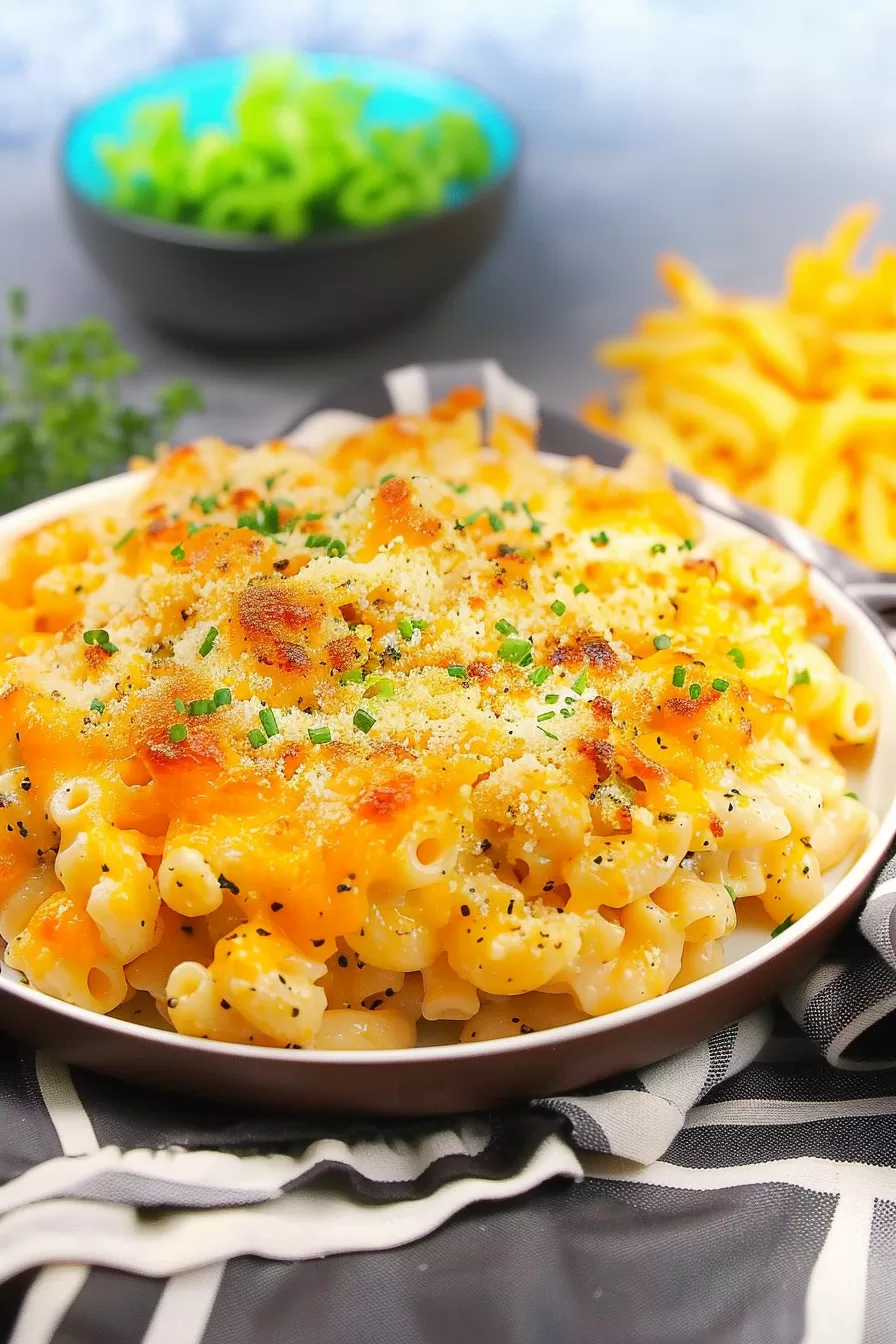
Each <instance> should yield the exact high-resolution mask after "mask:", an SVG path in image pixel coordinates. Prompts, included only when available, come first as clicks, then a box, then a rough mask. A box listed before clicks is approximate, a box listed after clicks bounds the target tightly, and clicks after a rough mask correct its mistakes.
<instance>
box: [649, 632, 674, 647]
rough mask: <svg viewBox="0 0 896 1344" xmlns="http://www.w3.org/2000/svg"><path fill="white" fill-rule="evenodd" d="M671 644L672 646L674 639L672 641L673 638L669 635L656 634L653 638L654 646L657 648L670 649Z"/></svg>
mask: <svg viewBox="0 0 896 1344" xmlns="http://www.w3.org/2000/svg"><path fill="white" fill-rule="evenodd" d="M671 646H672V641H671V639H670V638H669V636H668V635H655V636H654V639H653V647H654V648H655V649H668V648H671Z"/></svg>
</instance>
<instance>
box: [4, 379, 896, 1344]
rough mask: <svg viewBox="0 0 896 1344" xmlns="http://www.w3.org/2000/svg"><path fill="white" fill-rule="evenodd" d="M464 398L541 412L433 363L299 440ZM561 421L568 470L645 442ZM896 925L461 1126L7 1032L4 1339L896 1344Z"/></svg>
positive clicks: (866, 916)
mask: <svg viewBox="0 0 896 1344" xmlns="http://www.w3.org/2000/svg"><path fill="white" fill-rule="evenodd" d="M458 381H463V382H470V381H481V382H482V385H483V387H484V389H485V390H486V392H487V394H488V397H489V400H490V402H491V404H494V402H495V398H498V399H499V400H500V404H501V405H503V406H504V407H506V408H507V409H509V410H511V411H512V412H513V413H514V414H515V415H517V416H518V417H519V418H530V417H531V416H533V415H534V414H535V413H536V407H535V402H534V398H533V397H532V395H531V393H529V392H528V391H527V390H526V389H524V388H520V387H518V386H517V385H516V384H513V383H512V382H511V381H510V380H509V379H507V378H506V377H505V375H503V374H502V372H501V371H500V369H498V368H497V366H495V365H470V366H460V367H459V366H451V367H448V368H444V367H443V368H441V369H438V368H437V369H434V370H433V369H422V368H414V369H410V370H402V371H399V372H398V373H397V374H392V375H389V376H388V377H387V378H386V379H385V380H382V381H379V382H377V383H376V384H374V385H373V387H372V390H371V388H370V387H368V388H367V389H366V391H365V389H363V388H362V389H360V391H357V392H354V393H351V394H346V395H345V397H342V396H340V398H339V401H338V403H337V404H338V405H339V406H340V410H339V412H334V411H329V410H327V409H326V408H324V411H323V412H321V413H318V414H316V415H314V416H313V417H311V418H310V419H308V420H306V421H305V422H303V425H302V426H300V427H299V429H298V430H297V431H296V432H295V437H296V439H297V440H300V441H307V442H309V444H310V443H312V442H313V441H315V440H317V439H319V438H320V437H321V436H325V435H327V434H329V433H331V432H332V431H333V428H334V426H335V425H337V424H339V425H344V424H346V423H347V421H346V413H348V414H349V417H351V416H354V417H357V416H358V415H378V414H381V413H384V412H386V411H388V410H389V409H390V407H391V406H394V407H397V408H398V409H400V410H402V411H405V412H408V411H413V410H415V409H422V408H424V407H425V406H426V405H427V404H428V401H429V399H430V398H431V397H438V396H440V395H442V394H443V393H444V392H445V391H447V390H448V388H449V387H450V386H451V385H452V384H454V383H456V382H458ZM544 420H545V424H546V429H547V438H548V441H547V442H546V444H545V446H546V447H547V448H549V449H551V450H553V451H558V452H564V451H565V452H582V451H591V452H592V454H594V455H598V456H600V457H602V458H604V460H607V459H612V458H613V457H614V455H615V457H616V460H617V461H618V458H619V456H620V455H621V453H622V451H623V450H622V449H621V448H620V447H619V446H618V445H614V444H611V443H609V442H608V441H607V442H605V441H602V440H594V441H593V442H591V441H590V437H589V436H588V435H587V432H586V431H583V430H582V429H581V428H579V427H578V426H576V425H574V424H573V423H572V422H570V421H566V420H564V419H563V418H562V417H554V416H549V415H545V416H544ZM355 423H357V420H355ZM583 435H584V436H585V437H584V441H583V437H582V436H583ZM715 503H716V505H718V500H716V501H715ZM738 508H739V506H738ZM750 521H751V522H752V521H753V519H752V518H751V519H750ZM763 522H764V523H765V524H766V526H765V527H764V530H769V524H768V520H765V519H764V518H763ZM782 526H783V525H782ZM811 544H813V545H814V543H811ZM807 558H808V557H807ZM814 559H815V562H816V563H818V560H819V557H818V556H815V557H814ZM844 563H845V564H846V565H847V567H848V569H849V573H848V574H845V573H841V574H840V577H841V579H848V580H849V581H850V582H853V581H855V582H860V581H866V580H867V576H866V575H863V574H862V573H861V572H860V571H859V569H858V566H852V565H851V564H849V562H844ZM869 582H870V581H869ZM894 920H896V860H891V862H890V864H889V865H888V866H887V867H886V868H885V869H884V871H883V872H882V873H881V875H880V878H879V880H878V883H877V885H876V888H875V890H874V891H873V893H872V895H871V896H870V898H869V900H868V902H867V905H866V907H865V909H864V911H863V913H862V915H861V918H860V921H859V924H858V927H857V928H854V929H852V930H851V931H850V932H849V933H848V934H847V935H846V936H845V937H844V938H843V939H841V941H840V943H839V944H838V945H837V947H836V948H835V950H834V951H833V952H832V954H831V955H830V956H829V958H828V959H827V960H826V961H825V962H824V963H823V964H822V965H821V966H819V967H818V968H816V970H815V971H813V973H812V974H811V975H810V976H809V977H808V978H807V979H806V980H805V981H804V982H803V983H802V984H801V985H800V986H798V987H797V988H796V989H794V990H793V991H792V992H791V993H789V994H788V995H787V996H786V998H785V1000H784V1002H783V1004H780V1005H777V1006H775V1007H774V1008H772V1007H768V1008H763V1009H761V1010H759V1011H758V1012H756V1013H754V1014H752V1015H751V1016H750V1017H748V1018H746V1019H745V1020H743V1021H741V1022H738V1023H735V1024H733V1025H731V1026H729V1027H728V1028H726V1029H725V1030H724V1031H722V1032H720V1033H719V1034H718V1035H717V1036H714V1037H713V1038H711V1039H710V1040H707V1041H705V1042H703V1043H701V1044H699V1045H697V1046H695V1047H694V1048H693V1049H691V1050H688V1051H686V1052H684V1053H683V1054H681V1055H678V1056H676V1057H674V1058H672V1059H668V1060H665V1061H663V1062H662V1063H659V1064H656V1065H653V1066H651V1067H650V1068H646V1069H643V1070H640V1071H639V1072H638V1073H635V1074H631V1075H629V1076H626V1077H623V1078H618V1079H615V1080H613V1081H612V1082H610V1083H605V1084H602V1085H600V1086H596V1087H594V1088H592V1089H588V1090H585V1091H583V1092H581V1093H578V1094H576V1095H574V1096H564V1097H550V1098H541V1099H535V1100H533V1101H532V1102H531V1103H529V1104H528V1105H525V1106H518V1107H514V1108H510V1109H507V1110H503V1111H497V1112H491V1113H487V1114H479V1115H469V1116H459V1117H456V1118H455V1119H453V1120H452V1121H450V1122H447V1121H445V1120H444V1119H439V1120H433V1121H431V1122H426V1121H395V1122H383V1121H370V1122H368V1121H360V1120H350V1121H346V1120H344V1119H339V1118H333V1119H332V1120H331V1121H328V1120H326V1119H322V1118H321V1117H309V1118H307V1119H294V1118H285V1117H282V1116H278V1117H272V1116H269V1115H264V1114H257V1113H253V1112H252V1111H251V1110H246V1111H238V1110H235V1109H232V1108H227V1107H224V1106H222V1105H220V1104H217V1103H209V1102H200V1101H196V1100H193V1099H189V1098H185V1097H179V1096H174V1095H166V1094H164V1093H161V1092H157V1091H150V1090H148V1089H143V1088H140V1087H138V1086H136V1085H133V1084H127V1083H122V1082H119V1081H113V1080H109V1079H105V1078H102V1077H100V1076H97V1075H93V1074H90V1073H87V1072H82V1071H79V1070H69V1069H68V1068H66V1067H64V1066H63V1065H61V1064H59V1063H57V1062H55V1061H54V1060H52V1059H51V1058H50V1057H48V1056H45V1055H43V1054H40V1053H38V1054H35V1053H34V1051H32V1050H30V1049H29V1048H26V1047H24V1046H20V1045H18V1044H17V1043H15V1042H14V1041H12V1040H11V1039H9V1038H8V1037H4V1036H3V1035H2V1034H0V1285H3V1286H2V1287H0V1339H6V1340H8V1341H9V1344H106V1342H107V1341H108V1344H255V1341H258V1344H261V1342H262V1341H264V1344H279V1342H280V1341H282V1344H292V1342H293V1341H295V1340H297V1339H301V1340H302V1341H303V1342H304V1341H307V1344H344V1341H345V1339H346V1338H349V1337H351V1336H354V1335H361V1336H363V1338H364V1340H365V1344H385V1342H386V1341H387V1340H388V1341H395V1342H396V1344H416V1341H427V1344H429V1342H430V1341H434V1342H436V1344H441V1342H442V1341H444V1342H445V1344H452V1342H453V1341H455V1340H457V1339H458V1338H461V1337H467V1338H470V1339H471V1340H474V1341H478V1340H479V1339H486V1338H488V1339H493V1340H496V1341H504V1340H508V1341H514V1344H543V1341H545V1340H547V1339H549V1338H550V1339H552V1340H555V1341H557V1344H567V1342H568V1344H580V1342H581V1344H585V1341H589V1342H590V1341H591V1340H598V1339H599V1340H602V1341H608V1342H610V1344H656V1341H657V1340H658V1339H663V1340H664V1341H665V1342H666V1344H885V1342H886V1344H891V1342H892V1341H893V1340H894V1339H896V1292H894V1289H893V1282H894V1275H893V1269H894V1268H896V1076H894V1075H893V1073H892V1072H890V1070H891V1069H892V1068H894V1067H896V939H894ZM0 1026H2V1024H0Z"/></svg>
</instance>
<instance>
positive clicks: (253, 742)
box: [246, 728, 268, 749]
mask: <svg viewBox="0 0 896 1344" xmlns="http://www.w3.org/2000/svg"><path fill="white" fill-rule="evenodd" d="M246 737H247V738H248V739H249V746H250V747H255V748H256V749H257V748H258V747H263V746H264V744H265V743H266V742H267V740H268V738H267V733H264V732H262V730H261V729H260V728H250V729H249V731H248V733H247V734H246Z"/></svg>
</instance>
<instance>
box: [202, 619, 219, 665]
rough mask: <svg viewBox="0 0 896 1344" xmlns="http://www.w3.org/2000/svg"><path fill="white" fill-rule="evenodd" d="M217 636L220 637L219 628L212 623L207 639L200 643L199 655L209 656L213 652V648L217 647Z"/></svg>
mask: <svg viewBox="0 0 896 1344" xmlns="http://www.w3.org/2000/svg"><path fill="white" fill-rule="evenodd" d="M217 638H218V632H217V630H216V629H215V627H214V626H213V625H210V626H209V628H208V634H207V635H206V637H205V639H204V640H203V641H202V643H201V644H200V645H199V657H200V658H207V657H208V655H209V654H210V653H211V651H212V649H213V648H214V647H215V640H216V639H217Z"/></svg>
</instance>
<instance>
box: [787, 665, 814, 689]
mask: <svg viewBox="0 0 896 1344" xmlns="http://www.w3.org/2000/svg"><path fill="white" fill-rule="evenodd" d="M811 680H812V678H811V677H810V676H809V672H808V669H807V668H805V667H804V668H801V670H800V671H799V672H797V674H796V676H795V677H794V679H793V681H792V682H791V685H792V686H808V685H809V682H810V681H811Z"/></svg>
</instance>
